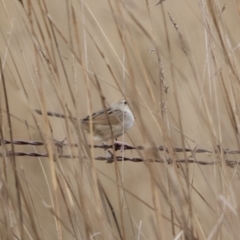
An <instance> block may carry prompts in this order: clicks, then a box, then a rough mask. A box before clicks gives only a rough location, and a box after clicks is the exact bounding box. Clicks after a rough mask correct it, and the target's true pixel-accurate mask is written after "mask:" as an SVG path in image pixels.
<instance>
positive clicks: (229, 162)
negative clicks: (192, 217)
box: [0, 139, 240, 167]
mask: <svg viewBox="0 0 240 240" xmlns="http://www.w3.org/2000/svg"><path fill="white" fill-rule="evenodd" d="M8 144H13V145H30V146H44V142H41V141H22V140H15V141H12V142H11V141H9V140H2V139H0V146H3V145H8ZM54 145H55V146H56V147H58V148H60V149H62V148H63V147H78V144H67V143H64V141H57V140H54ZM89 147H90V148H91V147H93V148H100V149H104V150H105V151H106V153H107V154H106V155H107V156H99V157H96V158H95V160H99V161H106V162H107V163H112V162H114V160H116V161H131V162H156V163H166V164H172V163H173V162H175V163H196V164H200V165H215V164H219V163H221V162H222V161H221V160H220V159H219V160H217V161H207V160H205V161H204V160H197V159H196V158H195V154H197V153H209V154H213V153H215V154H219V153H222V154H223V156H226V155H227V154H240V150H230V149H223V148H221V147H220V146H219V147H218V149H216V150H215V151H214V152H213V151H210V150H208V149H204V148H195V149H190V148H179V147H174V148H172V149H171V151H173V152H177V153H184V152H185V153H191V155H190V156H189V157H188V158H186V159H175V160H172V159H171V158H164V159H153V158H146V159H143V158H139V157H123V156H114V154H113V153H112V152H111V151H109V149H114V150H115V151H116V152H117V151H119V150H120V151H125V150H138V151H141V150H145V149H151V150H158V151H164V152H166V153H168V152H169V150H168V149H167V148H166V147H165V146H158V147H152V148H145V147H143V146H132V145H129V144H126V143H122V142H118V141H115V142H114V144H105V143H102V144H100V145H93V146H91V145H89ZM13 155H14V156H28V157H44V158H47V157H49V155H48V154H47V153H38V152H17V151H14V152H12V151H5V152H3V153H0V157H5V156H6V157H7V156H13ZM58 157H59V158H67V159H71V158H80V157H81V158H82V156H77V155H69V154H62V153H61V151H59V155H58ZM224 161H225V164H226V165H227V166H229V167H234V166H237V165H238V164H239V161H238V160H230V159H228V158H226V159H224Z"/></svg>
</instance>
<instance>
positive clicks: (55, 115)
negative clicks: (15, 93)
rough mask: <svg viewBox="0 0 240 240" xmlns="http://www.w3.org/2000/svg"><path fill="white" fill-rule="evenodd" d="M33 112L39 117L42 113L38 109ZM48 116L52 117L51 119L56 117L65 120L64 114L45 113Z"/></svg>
mask: <svg viewBox="0 0 240 240" xmlns="http://www.w3.org/2000/svg"><path fill="white" fill-rule="evenodd" d="M34 111H35V112H36V113H38V114H40V115H43V112H42V111H41V110H38V109H34ZM46 113H47V115H48V116H52V117H58V118H66V116H65V115H64V114H61V113H54V112H46Z"/></svg>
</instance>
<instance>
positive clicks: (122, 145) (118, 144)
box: [114, 139, 129, 152]
mask: <svg viewBox="0 0 240 240" xmlns="http://www.w3.org/2000/svg"><path fill="white" fill-rule="evenodd" d="M125 146H129V144H128V143H126V142H120V141H118V140H117V139H115V140H114V148H115V151H117V150H120V151H122V152H123V151H124V149H125Z"/></svg>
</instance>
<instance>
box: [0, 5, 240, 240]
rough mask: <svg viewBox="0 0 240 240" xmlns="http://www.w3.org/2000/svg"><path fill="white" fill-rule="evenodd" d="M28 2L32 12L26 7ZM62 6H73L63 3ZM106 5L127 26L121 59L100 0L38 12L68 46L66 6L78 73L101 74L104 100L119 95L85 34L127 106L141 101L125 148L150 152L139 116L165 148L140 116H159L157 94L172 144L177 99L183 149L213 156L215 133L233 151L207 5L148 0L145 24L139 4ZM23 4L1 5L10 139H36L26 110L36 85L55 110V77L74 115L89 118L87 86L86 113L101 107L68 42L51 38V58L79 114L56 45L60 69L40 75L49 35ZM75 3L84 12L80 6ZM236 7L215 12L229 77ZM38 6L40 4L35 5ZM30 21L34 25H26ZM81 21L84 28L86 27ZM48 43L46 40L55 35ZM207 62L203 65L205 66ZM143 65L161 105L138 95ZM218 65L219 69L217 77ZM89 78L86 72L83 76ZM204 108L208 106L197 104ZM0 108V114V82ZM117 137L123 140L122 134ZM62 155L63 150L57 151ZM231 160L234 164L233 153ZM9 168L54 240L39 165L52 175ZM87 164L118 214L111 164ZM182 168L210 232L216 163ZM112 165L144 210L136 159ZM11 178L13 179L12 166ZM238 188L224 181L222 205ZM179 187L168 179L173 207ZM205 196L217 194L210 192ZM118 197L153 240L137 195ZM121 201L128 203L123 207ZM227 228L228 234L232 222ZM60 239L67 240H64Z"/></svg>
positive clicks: (34, 163) (177, 142)
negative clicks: (21, 178)
mask: <svg viewBox="0 0 240 240" xmlns="http://www.w3.org/2000/svg"><path fill="white" fill-rule="evenodd" d="M30 2H31V4H32V6H31V5H30ZM69 2H71V4H70V3H69ZM110 2H111V3H112V5H113V8H114V11H115V17H116V19H117V22H118V24H119V26H120V27H121V28H122V29H125V30H122V29H121V31H123V33H124V31H125V33H126V35H125V36H124V35H123V37H125V41H126V42H127V44H126V50H127V53H124V48H123V45H122V42H121V39H120V37H119V35H118V31H117V28H116V24H115V22H114V18H113V13H112V11H111V9H110V7H109V3H108V1H105V0H102V1H91V0H89V1H82V2H78V1H54V0H50V1H46V5H47V9H48V15H47V14H46V15H45V16H44V17H45V18H46V21H47V17H49V18H51V19H52V21H53V22H54V24H55V25H56V26H57V28H58V29H59V30H60V31H61V33H62V34H63V35H64V36H65V38H66V39H67V41H69V40H70V38H69V34H72V36H74V29H73V28H72V27H71V28H69V26H68V20H67V19H68V15H67V8H68V7H69V5H72V6H73V8H74V12H75V13H76V16H75V17H76V21H77V22H78V25H77V26H78V31H79V36H80V37H79V43H80V49H81V52H79V48H78V47H77V44H76V42H77V40H76V38H75V37H73V38H72V41H73V43H72V44H73V45H72V46H73V48H74V50H75V51H76V53H77V54H79V56H80V57H81V59H82V62H83V64H84V65H85V67H86V69H89V71H91V72H92V73H93V72H95V73H96V74H97V76H99V78H98V79H99V82H100V85H101V88H102V91H103V94H104V96H105V97H106V100H107V102H108V103H109V104H111V103H113V102H114V101H116V100H118V99H120V98H122V95H121V93H120V91H119V90H117V89H116V88H117V85H116V83H115V81H114V79H113V77H112V75H111V73H110V72H109V70H108V68H107V66H106V63H105V62H104V59H103V58H102V57H101V55H100V54H99V52H98V50H97V48H96V46H95V45H94V43H93V41H92V40H91V38H90V37H89V35H88V31H89V32H90V33H91V35H92V37H93V38H94V40H95V41H96V44H98V46H99V47H100V48H101V50H102V52H103V53H104V56H105V58H106V59H107V61H108V62H109V65H110V67H111V69H112V70H113V72H114V75H115V76H116V77H117V80H118V83H119V84H120V86H121V87H122V90H123V91H124V92H125V94H126V95H127V97H128V100H130V103H131V99H133V100H135V102H138V103H139V105H138V107H139V109H140V112H141V115H138V116H137V119H136V124H135V125H134V127H133V128H132V129H130V130H129V132H128V134H129V136H130V138H131V139H132V140H133V143H134V144H136V145H143V146H149V144H150V141H149V142H148V141H146V140H145V139H144V137H143V136H142V134H141V130H140V129H139V124H140V123H139V116H141V119H143V122H144V124H145V126H147V129H148V132H149V135H150V136H151V137H152V139H153V141H154V142H155V144H156V145H163V144H164V139H163V137H162V133H161V131H159V129H158V128H157V126H156V123H155V122H154V120H153V118H152V117H151V116H150V114H149V111H148V110H147V107H148V108H150V109H151V110H152V111H153V112H154V113H157V112H160V111H161V106H160V100H161V97H164V98H165V99H166V102H165V103H166V106H165V107H166V109H167V114H166V115H165V117H166V116H168V120H169V122H170V125H171V126H170V136H171V143H172V145H173V146H176V147H181V146H182V143H181V135H180V134H179V130H180V124H179V123H180V122H179V116H178V107H177V102H178V104H179V112H180V114H181V124H182V129H183V133H184V135H185V136H186V137H187V138H188V140H187V143H188V145H186V147H192V148H194V147H196V146H198V147H201V148H206V149H209V150H213V149H214V147H215V146H214V145H213V140H212V134H213V133H214V134H215V136H216V138H217V139H219V141H221V144H222V145H223V146H224V147H225V148H230V149H236V148H238V143H237V138H236V135H235V129H234V128H233V124H232V122H231V118H230V117H229V111H228V109H227V105H226V99H225V97H224V96H225V95H224V94H223V91H222V88H221V86H220V77H219V73H220V71H221V72H222V74H223V77H226V78H228V79H229V81H230V80H231V77H229V75H231V74H229V67H228V66H227V63H226V61H225V59H224V56H223V51H222V49H221V44H220V41H219V40H218V37H217V34H216V32H214V33H213V34H212V36H211V34H210V33H209V32H207V31H208V30H207V27H206V26H207V24H208V23H207V22H206V19H205V18H204V14H206V13H205V12H204V11H208V10H207V9H208V8H207V6H205V2H204V1H181V0H180V1H173V0H167V1H165V2H164V3H163V4H161V5H157V6H155V4H156V2H155V1H149V2H148V7H149V10H150V14H151V20H152V26H151V23H150V19H149V16H148V12H147V7H146V2H145V1H134V0H132V1H125V3H126V5H127V9H128V10H125V11H124V9H123V7H121V8H122V9H121V11H122V13H123V15H122V14H120V13H119V12H118V11H119V10H118V4H117V3H116V2H115V1H110ZM23 3H24V7H22V5H21V4H20V2H18V1H13V0H8V1H2V2H1V3H0V6H1V7H0V27H1V37H0V55H1V61H2V64H4V76H5V80H6V83H7V93H8V98H9V104H10V112H11V114H12V116H13V117H12V118H11V119H12V124H13V137H14V139H16V140H26V141H28V140H34V141H37V140H39V141H40V140H41V138H40V134H39V132H38V130H37V128H36V125H35V122H34V120H33V117H32V111H31V109H34V108H37V109H39V108H40V104H39V103H40V101H41V100H40V99H39V89H41V90H42V91H43V94H44V99H45V104H46V108H47V110H49V111H54V112H62V108H61V106H60V104H59V99H58V97H57V94H56V92H55V91H54V87H53V86H52V84H53V82H58V81H59V83H60V86H61V87H59V89H61V97H62V98H63V99H64V101H65V102H66V103H67V105H68V107H69V109H70V111H71V112H72V113H73V114H74V115H75V116H76V117H78V118H82V117H84V116H86V115H87V114H88V113H89V111H88V94H87V91H88V88H89V93H90V95H91V98H92V106H93V111H96V110H99V109H101V108H102V104H101V101H100V96H99V93H98V90H97V88H96V85H95V83H94V77H92V79H90V78H89V80H87V79H86V78H85V79H84V74H83V71H82V67H81V66H80V65H79V64H78V61H77V60H76V58H74V57H73V54H71V51H70V50H69V47H68V46H66V43H64V41H63V40H62V39H61V38H60V37H59V35H58V34H57V33H56V36H57V41H58V44H59V52H60V55H61V57H62V64H63V65H64V69H65V71H66V74H67V77H68V80H69V82H70V84H71V85H70V86H71V89H72V91H73V95H74V100H75V101H76V109H77V111H76V110H75V108H74V104H73V101H72V98H71V94H70V91H69V88H68V85H67V81H66V77H65V74H64V71H63V67H62V65H61V62H60V61H59V56H58V54H57V51H56V48H55V47H54V50H53V51H54V52H55V57H56V60H54V61H56V63H57V64H56V65H57V67H58V73H59V74H58V75H57V78H55V77H56V76H55V77H53V76H51V74H50V72H49V70H48V69H47V65H46V64H45V63H44V62H45V61H44V58H43V56H42V53H41V51H43V52H45V53H46V49H45V47H44V46H45V45H46V46H48V48H49V49H50V51H51V47H52V46H51V43H50V40H49V38H48V37H47V36H48V33H47V32H46V31H45V32H42V33H41V32H40V31H37V30H36V29H38V24H39V25H40V26H42V29H44V20H43V15H42V13H41V11H40V7H39V2H38V1H23ZM225 3H226V2H224V1H218V5H219V9H221V8H222V7H224V4H225ZM82 4H83V5H84V7H82V6H83V5H82ZM238 4H239V3H238V1H228V2H227V3H226V9H225V11H223V12H222V14H221V15H219V16H218V21H220V22H223V23H224V24H222V26H224V27H225V29H221V31H223V32H224V33H225V34H227V35H228V36H227V37H226V38H228V39H229V42H227V41H226V46H227V50H228V51H229V53H232V52H233V49H234V57H233V61H234V63H235V66H236V71H237V73H238V68H237V66H238V64H239V61H238V57H239V50H238V48H237V46H238V44H239V40H240V28H239V5H238ZM41 5H43V4H42V3H41ZM29 8H32V9H34V11H35V13H33V12H32V13H31V14H32V15H31V14H30V15H27V13H29ZM128 11H130V12H131V13H132V14H133V15H134V16H135V18H136V19H137V21H138V23H140V24H141V25H142V28H144V29H146V30H147V31H148V34H149V35H150V36H152V37H153V38H154V39H156V44H157V46H158V49H159V53H160V57H161V60H162V66H163V70H164V81H165V84H166V86H169V90H168V93H167V94H165V96H160V91H159V86H160V85H159V65H158V61H157V57H156V51H155V46H154V45H153V42H151V41H150V39H149V38H148V37H147V36H146V34H145V33H144V32H143V30H142V29H141V28H140V27H139V26H137V24H136V23H135V22H134V21H133V19H132V18H131V17H130V16H129V13H128ZM168 13H169V14H170V16H171V18H172V19H174V21H175V22H176V24H177V26H178V28H179V31H180V32H181V34H182V40H183V42H184V47H185V50H186V53H187V54H185V53H184V51H183V50H182V42H181V38H180V37H179V34H178V32H177V31H176V29H175V28H174V26H173V23H172V21H171V19H170V17H169V15H168ZM34 14H36V16H38V17H39V18H38V21H39V22H37V21H36V18H35V17H33V16H34ZM124 14H125V15H124ZM163 14H164V15H163ZM124 17H125V18H124ZM164 18H165V20H166V26H165V25H164ZM29 19H32V23H31V22H30V20H29ZM209 20H210V21H209V23H210V24H213V22H212V21H211V19H209ZM84 25H85V26H86V29H87V30H84V27H83V26H84ZM33 26H34V34H36V36H34V34H30V31H32V27H33ZM152 27H153V31H152ZM165 27H166V28H167V32H168V36H166V30H165ZM41 34H43V35H44V36H45V43H43V41H42V40H40V41H39V39H41ZM210 36H211V38H212V39H213V42H214V43H215V45H214V46H210V44H209V42H210V40H209V39H208V38H210ZM51 40H52V41H53V42H54V40H53V39H51ZM38 41H39V43H38ZM168 41H169V44H170V52H169V51H168ZM208 41H209V42H208ZM34 44H35V46H34ZM70 44H71V43H70ZM37 45H40V46H41V48H42V49H41V50H39V49H38V50H37V48H36V46H37ZM7 46H8V47H7ZM210 47H212V48H214V53H215V54H216V56H215V57H216V66H214V63H213V61H212V58H211V57H209V55H208V54H211V51H209V48H210ZM36 56H38V57H36ZM138 58H140V59H141V61H142V63H143V66H139V64H138V63H137V61H136V59H138ZM124 59H126V61H124ZM209 59H210V60H209ZM51 61H53V59H51ZM208 61H211V62H210V63H209V62H208ZM190 62H191V63H190ZM122 64H123V65H122ZM123 66H125V67H126V69H128V70H129V69H130V71H129V72H130V76H131V77H133V79H134V85H133V84H132V82H131V79H130V77H129V76H128V74H127V73H126V72H124V70H123ZM143 67H144V69H145V70H146V75H147V76H148V77H149V79H150V86H151V87H152V89H153V94H154V96H155V98H156V101H157V103H159V104H158V105H157V106H153V105H152V101H151V98H150V95H149V93H148V91H147V89H146V84H145V76H144V75H143V72H142V68H143ZM193 69H194V71H193ZM216 69H217V70H218V72H217V73H216ZM89 75H90V76H93V75H92V74H91V73H90V72H89ZM54 78H55V79H54ZM87 81H88V83H87ZM226 81H228V80H226ZM174 82H175V85H174ZM88 84H89V87H88ZM134 86H135V87H136V88H135V87H134ZM23 89H25V91H26V92H27V97H28V99H27V98H26V96H25V94H24V90H23ZM136 89H138V91H139V93H141V95H142V96H143V99H145V101H146V103H145V102H143V100H142V99H141V97H140V95H139V94H138V93H136ZM59 92H60V90H59ZM175 98H176V99H177V101H176V100H175ZM146 104H147V107H146ZM132 106H133V112H134V106H136V105H132ZM143 106H145V107H143ZM204 106H205V107H206V106H207V107H206V108H205V107H204ZM1 108H2V109H3V110H6V106H5V102H4V96H3V91H2V85H1ZM206 109H207V111H206ZM3 113H4V112H3ZM36 119H37V121H38V123H39V125H40V127H41V130H42V131H43V132H44V120H43V118H42V117H41V116H36ZM209 119H211V120H212V125H211V126H209V122H210V120H209ZM165 120H167V118H165ZM50 122H51V127H52V134H53V136H54V139H56V140H59V141H61V140H63V139H64V138H65V137H66V126H65V122H64V120H63V119H57V118H50ZM2 129H3V131H4V136H5V138H6V139H9V138H10V136H9V131H8V124H7V118H6V114H3V126H2ZM210 129H211V130H210ZM119 140H123V141H126V142H129V143H131V141H130V140H129V138H128V136H127V135H125V136H124V137H123V138H120V139H119ZM16 151H24V152H35V151H37V152H45V149H44V148H43V147H36V148H34V147H30V146H26V147H23V146H17V147H16ZM63 151H65V150H64V149H63ZM94 153H95V155H96V156H105V152H104V151H103V150H96V151H95V152H94ZM126 154H127V155H128V156H130V157H135V156H138V154H137V152H136V151H131V152H127V153H126ZM182 156H183V155H179V157H180V158H181V157H182ZM198 158H199V159H200V160H204V161H209V160H214V159H215V158H213V156H212V155H207V154H201V155H200V156H199V155H198ZM231 159H235V156H231ZM236 159H237V157H236ZM17 164H18V169H19V173H21V174H22V172H24V175H25V177H26V180H27V182H28V183H29V188H30V192H31V195H32V197H33V201H34V204H35V207H36V212H37V215H38V217H39V221H40V222H41V225H42V227H43V228H44V229H45V230H46V232H47V235H48V237H46V239H56V234H57V233H56V229H55V227H54V220H53V216H52V214H51V213H50V212H49V210H48V207H47V206H46V205H48V204H49V205H50V202H51V201H50V197H49V189H48V186H47V184H46V180H45V177H44V173H43V169H44V170H45V171H46V177H47V178H48V177H50V175H51V174H50V166H49V162H48V159H46V158H45V159H44V158H41V159H38V158H33V157H17ZM61 164H62V167H63V169H64V172H65V173H66V174H67V175H68V176H69V177H70V179H71V181H72V182H73V184H74V176H75V174H77V173H78V170H77V168H78V163H77V160H68V159H61ZM95 164H96V168H97V169H99V170H100V171H101V172H103V173H104V174H105V175H107V176H108V177H105V176H104V175H103V174H101V172H100V173H99V177H100V179H101V181H102V184H103V186H104V188H105V190H106V192H107V194H108V196H109V198H110V200H111V201H112V204H113V206H115V208H116V209H118V200H117V188H116V184H115V183H114V182H113V181H111V180H110V179H113V180H114V181H115V179H116V175H115V169H114V164H107V163H106V162H105V161H102V162H100V161H96V162H95ZM189 167H190V176H191V181H192V184H193V185H194V187H195V188H196V189H197V191H198V193H199V194H196V192H193V193H192V199H193V202H194V208H195V209H196V212H197V214H198V216H197V218H198V219H199V221H200V222H201V224H202V228H203V232H204V233H205V234H206V236H208V234H209V233H210V232H211V230H212V229H213V227H214V226H215V224H216V221H217V219H218V217H219V215H218V207H216V205H218V204H220V203H219V202H218V201H219V200H218V199H217V198H216V195H218V192H219V193H223V192H224V190H223V189H218V187H219V188H221V187H220V186H219V185H218V180H219V179H220V177H219V176H218V171H217V170H216V168H215V167H214V166H199V165H191V166H189ZM119 168H120V169H121V173H122V180H123V185H124V187H125V188H126V189H127V190H128V191H129V192H131V193H133V194H134V195H135V196H137V197H139V198H140V199H142V200H144V201H145V202H146V203H148V204H149V205H151V206H152V205H153V195H152V189H151V186H152V185H151V181H150V175H149V171H148V170H147V166H146V165H145V164H144V163H131V162H124V163H119ZM154 168H155V171H156V172H157V173H158V174H159V175H160V176H161V181H167V179H168V177H167V175H168V174H170V175H171V171H173V169H172V168H173V166H172V165H171V166H166V165H164V164H154ZM167 169H168V170H167ZM9 173H10V176H11V168H10V167H9ZM233 173H234V170H233V169H230V168H227V169H226V176H232V174H233ZM173 175H174V174H173ZM109 178H110V179H109ZM173 179H174V177H173ZM9 181H10V183H11V184H10V186H11V188H12V189H14V183H13V179H11V178H9ZM11 181H12V182H11ZM173 181H174V180H173ZM237 182H238V177H237V176H236V175H234V178H233V182H232V183H231V184H232V189H231V190H233V192H232V194H233V195H229V196H230V197H229V198H230V200H229V201H230V202H231V203H232V198H231V197H232V196H234V195H236V196H235V198H234V199H238V198H239V196H238V195H239V194H238V192H234V189H237V188H235V187H236V186H237ZM180 184H181V183H178V180H177V179H175V182H174V183H173V185H174V186H175V192H172V194H173V203H175V202H176V205H175V206H176V209H178V208H181V207H182V208H184V207H185V206H184V203H181V201H182V197H183V196H181V191H180V190H181V187H180ZM213 190H215V192H214V191H213ZM178 191H179V192H178ZM200 195H202V196H204V197H205V200H206V201H207V203H208V204H209V205H210V206H211V207H213V208H214V207H216V209H215V210H216V212H214V211H213V212H212V214H210V213H209V212H208V211H209V207H208V205H207V204H206V203H205V201H204V200H203V199H202V198H201V197H200ZM126 198H127V203H128V208H129V211H130V214H131V216H132V221H133V225H134V226H135V228H136V229H137V227H138V226H140V225H141V230H142V232H143V234H144V236H142V238H141V239H157V238H156V235H155V233H154V228H155V227H156V224H157V223H156V215H155V213H154V212H153V211H152V210H151V209H149V208H148V207H147V206H146V205H144V204H143V203H141V202H140V201H139V200H138V199H136V198H135V197H133V196H131V195H129V194H127V193H126ZM158 198H159V201H160V202H161V206H164V204H165V201H166V199H165V198H164V195H163V194H161V191H159V194H158ZM124 204H126V203H125V202H124ZM234 204H235V205H234ZM234 204H233V205H234V206H237V205H238V202H237V201H236V202H235V203H234ZM220 205H221V204H220ZM125 209H126V210H123V212H124V218H125V228H126V236H127V238H126V239H134V238H133V235H132V230H131V227H130V220H129V215H128V211H127V206H125ZM63 211H64V210H63ZM169 211H170V210H169V207H168V205H167V204H166V208H162V209H161V213H163V214H164V215H165V216H169ZM206 212H208V214H207V217H206V215H205V214H206ZM161 221H163V223H164V230H162V238H163V239H173V236H172V233H171V224H170V223H169V221H168V220H166V219H162V220H161ZM232 227H233V228H234V226H232ZM160 231H161V229H160ZM223 236H224V234H223ZM66 239H71V238H70V237H69V238H66ZM94 239H100V238H94ZM216 239H217V238H216ZM225 239H226V238H225ZM232 239H234V238H232ZM235 239H236V238H235Z"/></svg>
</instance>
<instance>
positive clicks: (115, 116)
mask: <svg viewBox="0 0 240 240" xmlns="http://www.w3.org/2000/svg"><path fill="white" fill-rule="evenodd" d="M35 111H36V112H37V113H38V114H42V111H41V110H35ZM47 115H48V116H55V117H61V118H65V116H64V115H63V114H59V113H52V112H47ZM90 118H92V126H93V139H94V140H95V141H106V140H108V139H111V138H112V135H113V138H114V139H115V138H118V137H119V136H121V135H122V134H123V133H124V132H126V131H127V130H128V129H129V128H131V127H132V126H133V123H134V116H133V113H132V111H131V110H130V108H129V106H128V103H127V101H126V100H124V99H122V100H119V101H117V102H115V103H114V104H112V105H111V106H110V107H109V108H107V109H105V110H104V109H102V110H99V111H97V112H95V113H93V114H92V115H91V116H87V117H85V118H83V119H82V120H81V121H82V124H83V128H84V130H85V131H86V132H87V133H90ZM109 123H110V124H109Z"/></svg>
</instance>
